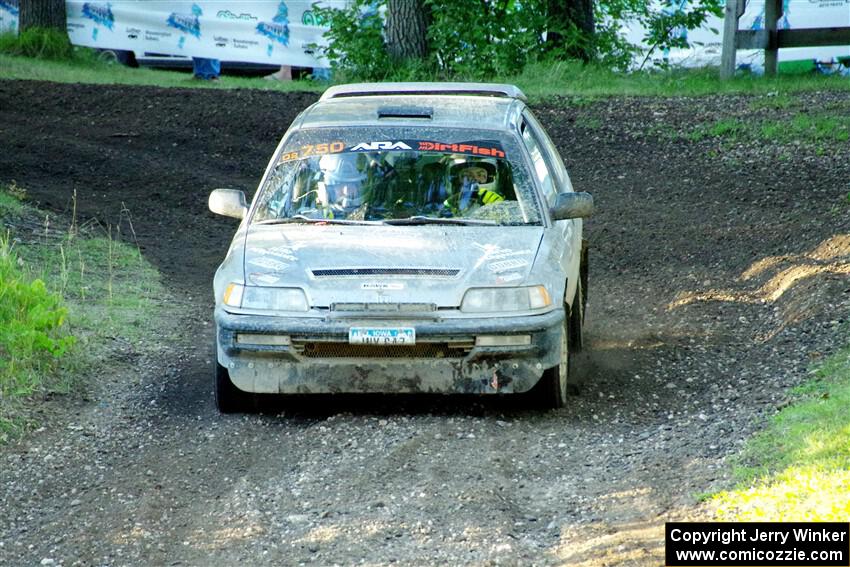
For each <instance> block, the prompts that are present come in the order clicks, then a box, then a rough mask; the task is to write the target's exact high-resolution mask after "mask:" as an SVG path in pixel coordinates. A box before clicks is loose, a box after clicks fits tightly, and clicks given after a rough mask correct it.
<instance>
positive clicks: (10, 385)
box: [0, 234, 75, 440]
mask: <svg viewBox="0 0 850 567" xmlns="http://www.w3.org/2000/svg"><path fill="white" fill-rule="evenodd" d="M67 313H68V312H67V309H66V308H65V306H64V304H63V301H62V298H61V297H60V296H59V294H57V293H53V292H50V291H49V290H48V289H47V287H46V286H45V284H44V281H42V280H41V279H37V278H34V277H32V276H31V275H29V274H28V273H27V272H26V270H25V269H23V262H21V261H20V257H19V256H18V255H17V253H16V250H15V249H14V246H13V244H12V242H11V240H10V238H9V236H8V234H7V235H6V236H3V237H0V440H2V438H3V436H4V435H5V434H7V433H8V432H9V431H11V430H14V429H15V427H16V423H15V419H14V409H15V401H16V400H18V399H21V398H26V397H28V396H31V395H33V394H34V393H36V392H38V391H41V390H44V389H48V388H51V386H53V385H57V384H58V382H55V381H53V380H50V377H51V375H52V374H53V373H54V371H55V369H56V366H57V364H58V362H59V360H60V359H61V358H62V356H64V355H65V353H66V352H67V351H68V349H69V348H71V347H72V346H73V344H74V342H75V337H74V336H73V335H70V334H68V333H67V331H66V329H65V327H66V326H65V325H64V323H65V317H66V315H67Z"/></svg>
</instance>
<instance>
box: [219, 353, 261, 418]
mask: <svg viewBox="0 0 850 567" xmlns="http://www.w3.org/2000/svg"><path fill="white" fill-rule="evenodd" d="M213 357H214V359H215V376H214V377H213V392H214V393H215V407H216V408H218V411H219V412H220V413H244V412H247V411H251V410H252V409H254V401H255V399H256V396H255V395H254V394H250V393H248V392H243V391H242V390H240V389H239V388H237V387H236V386H235V385H234V384H233V381H232V380H231V379H230V373H229V372H228V371H227V368H225V367H224V366H222V365H221V364H219V363H218V354H217V353H216V352H214V353H213Z"/></svg>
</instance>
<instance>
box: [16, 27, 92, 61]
mask: <svg viewBox="0 0 850 567" xmlns="http://www.w3.org/2000/svg"><path fill="white" fill-rule="evenodd" d="M0 53H8V54H9V55H22V56H24V57H33V58H36V59H53V60H68V59H73V58H74V53H75V49H74V46H72V45H71V41H70V40H69V39H68V34H67V33H65V32H64V31H57V30H52V29H43V28H30V29H28V30H23V31H21V33H20V35H18V34H14V33H4V34H0Z"/></svg>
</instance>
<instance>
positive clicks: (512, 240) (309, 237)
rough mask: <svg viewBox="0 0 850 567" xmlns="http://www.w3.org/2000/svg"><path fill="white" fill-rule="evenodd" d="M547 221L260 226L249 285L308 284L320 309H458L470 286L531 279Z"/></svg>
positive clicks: (250, 252)
mask: <svg viewBox="0 0 850 567" xmlns="http://www.w3.org/2000/svg"><path fill="white" fill-rule="evenodd" d="M542 238H543V227H540V226H528V227H524V226H511V227H505V226H500V227H474V226H445V225H439V226H415V227H411V226H405V227H402V226H364V225H354V226H341V225H273V226H262V225H260V226H256V225H255V226H252V227H250V228H249V230H248V234H247V235H246V239H245V254H244V270H245V274H244V275H245V282H246V283H247V284H248V285H260V286H274V287H300V288H303V289H304V291H305V293H306V294H307V298H308V300H309V302H310V305H311V306H313V307H330V306H331V305H333V304H341V303H353V302H360V303H367V304H369V303H418V304H433V305H434V306H436V307H457V306H459V305H460V302H461V299H462V298H463V294H464V292H465V291H466V290H467V289H468V288H470V287H482V286H503V285H523V284H525V283H531V284H537V283H542V282H527V280H528V276H529V273H530V271H531V268H532V265H533V264H534V258H535V256H536V255H537V250H538V248H539V246H540V242H541V239H542Z"/></svg>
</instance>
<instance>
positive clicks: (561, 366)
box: [535, 320, 570, 409]
mask: <svg viewBox="0 0 850 567" xmlns="http://www.w3.org/2000/svg"><path fill="white" fill-rule="evenodd" d="M559 346H560V357H559V362H558V365H557V366H554V367H552V368H549V369H548V370H546V371H545V372H544V373H543V377H542V378H541V379H540V382H538V383H537V386H536V387H535V390H536V393H537V396H538V401H539V405H540V406H541V407H543V408H546V409H559V408H562V407H564V406H565V405H566V403H567V395H568V394H569V391H570V389H569V388H570V323H569V320H566V321H564V325H563V329H562V331H561V340H560V345H559Z"/></svg>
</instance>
